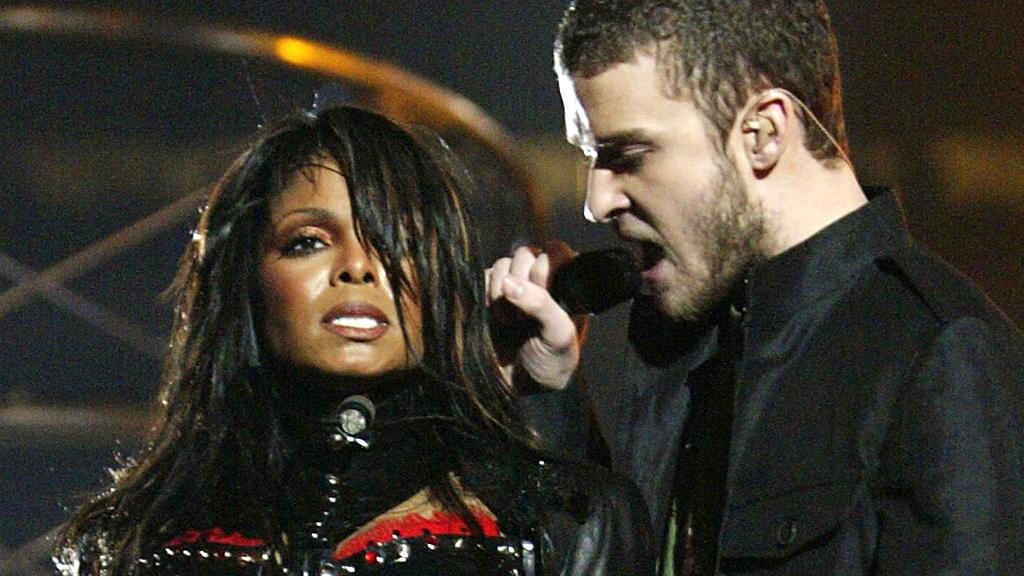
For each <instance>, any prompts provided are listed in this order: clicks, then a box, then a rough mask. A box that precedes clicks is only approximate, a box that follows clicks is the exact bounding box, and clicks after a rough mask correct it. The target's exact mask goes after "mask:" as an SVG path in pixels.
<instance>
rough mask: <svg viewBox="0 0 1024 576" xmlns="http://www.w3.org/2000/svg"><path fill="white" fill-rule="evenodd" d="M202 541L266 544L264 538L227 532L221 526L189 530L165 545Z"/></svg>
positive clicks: (177, 545)
mask: <svg viewBox="0 0 1024 576" xmlns="http://www.w3.org/2000/svg"><path fill="white" fill-rule="evenodd" d="M200 543H210V544H227V545H228V546H239V547H243V548H259V547H260V546H263V545H264V544H265V542H264V541H263V540H261V539H259V538H249V537H248V536H243V535H242V533H241V532H232V533H230V534H227V533H225V532H224V530H222V529H220V528H210V529H208V530H189V531H187V532H185V533H183V534H180V535H178V536H176V537H174V538H172V539H171V540H168V541H167V543H166V544H165V546H171V547H180V546H182V545H185V544H200Z"/></svg>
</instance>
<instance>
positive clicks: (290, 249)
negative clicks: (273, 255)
mask: <svg viewBox="0 0 1024 576" xmlns="http://www.w3.org/2000/svg"><path fill="white" fill-rule="evenodd" d="M326 246H327V243H326V242H324V241H323V240H321V239H320V238H319V237H317V236H296V237H295V238H292V239H291V240H289V241H288V242H286V243H285V245H284V247H282V248H281V254H283V255H285V256H300V255H302V254H307V253H309V252H315V251H316V250H320V249H321V248H325V247H326Z"/></svg>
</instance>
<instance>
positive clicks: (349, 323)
mask: <svg viewBox="0 0 1024 576" xmlns="http://www.w3.org/2000/svg"><path fill="white" fill-rule="evenodd" d="M331 324H333V325H335V326H345V327H347V328H359V329H362V330H369V329H371V328H376V327H377V326H380V324H381V322H380V320H377V319H376V318H373V317H370V316H339V317H337V318H335V319H334V320H331Z"/></svg>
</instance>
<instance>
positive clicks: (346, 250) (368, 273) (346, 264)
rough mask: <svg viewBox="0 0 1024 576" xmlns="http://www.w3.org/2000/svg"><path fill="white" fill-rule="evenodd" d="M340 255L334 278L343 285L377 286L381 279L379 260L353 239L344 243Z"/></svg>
mask: <svg viewBox="0 0 1024 576" xmlns="http://www.w3.org/2000/svg"><path fill="white" fill-rule="evenodd" d="M339 248H340V252H341V253H340V254H339V255H338V262H337V269H336V270H335V274H334V277H335V278H336V279H337V280H338V281H340V282H341V283H343V284H375V283H376V282H377V281H378V280H379V278H378V276H379V273H378V272H377V260H376V258H374V257H373V256H372V255H370V254H369V253H367V251H366V249H365V248H363V246H362V245H361V244H360V242H359V241H358V240H357V239H355V238H353V239H351V240H350V241H348V242H344V243H343V244H342V245H341V246H339Z"/></svg>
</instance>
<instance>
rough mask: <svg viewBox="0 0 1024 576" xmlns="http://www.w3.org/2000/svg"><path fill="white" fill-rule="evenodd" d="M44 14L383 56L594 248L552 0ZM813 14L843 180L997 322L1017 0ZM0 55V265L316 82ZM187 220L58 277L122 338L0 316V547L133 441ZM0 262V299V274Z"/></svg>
mask: <svg viewBox="0 0 1024 576" xmlns="http://www.w3.org/2000/svg"><path fill="white" fill-rule="evenodd" d="M11 5H13V4H10V3H3V4H0V6H11ZM36 5H46V3H41V4H40V3H37V4H36ZM52 5H54V6H76V7H93V8H100V9H116V10H121V11H130V12H134V13H142V14H147V15H150V16H153V17H158V18H162V19H171V20H175V21H180V22H186V23H205V24H216V25H224V26H231V27H240V28H250V27H251V28H259V29H263V30H267V31H272V32H278V33H288V34H295V35H299V36H305V37H309V38H313V39H317V40H321V41H323V42H326V43H329V44H333V45H336V46H339V47H342V48H346V49H348V50H352V51H355V52H358V53H361V54H364V55H367V56H372V57H374V58H379V59H383V60H386V61H390V62H392V63H395V64H398V65H400V66H402V67H405V68H407V69H409V70H411V71H413V72H415V73H417V74H419V75H421V76H423V77H426V78H428V79H430V80H432V81H434V82H436V83H438V84H440V85H443V86H446V87H448V88H451V89H453V90H455V91H458V92H460V93H462V94H463V95H465V96H467V97H468V98H470V99H471V100H473V101H475V102H476V103H477V104H479V105H480V106H481V107H482V108H483V109H485V110H486V111H488V112H489V113H490V114H492V115H493V116H494V117H495V118H496V119H497V120H498V121H499V122H501V123H502V124H503V125H504V126H505V127H506V128H507V129H508V130H509V131H510V132H511V133H512V134H513V135H515V136H516V137H517V139H518V140H519V142H520V143H521V154H522V157H523V159H524V161H525V162H526V163H527V164H528V165H529V166H530V167H531V170H533V173H534V175H535V176H536V178H537V180H538V181H539V182H540V183H541V185H542V186H543V187H544V188H545V189H546V190H548V191H550V194H551V197H550V204H551V206H552V207H553V208H554V210H555V219H556V230H557V232H558V235H560V236H562V237H565V238H568V239H570V240H572V241H573V242H574V243H576V244H577V245H580V246H586V245H591V244H599V243H602V242H605V241H607V235H606V234H604V233H601V232H600V231H598V230H597V229H594V228H593V227H591V228H587V227H586V226H585V224H584V223H583V221H582V218H581V217H580V216H579V212H580V210H579V199H578V193H579V189H578V186H576V185H575V184H576V182H577V179H576V172H577V171H576V164H575V163H576V160H575V156H574V153H573V152H572V151H571V150H570V149H569V148H568V146H567V145H564V144H563V143H561V135H560V131H561V128H562V110H561V104H560V101H559V98H558V92H557V88H556V85H555V82H554V78H553V74H552V73H551V71H550V70H551V55H550V46H551V40H552V37H553V34H554V30H555V27H556V25H557V21H558V18H559V17H560V14H561V11H562V8H563V6H564V3H563V1H562V0H515V1H508V2H481V1H480V0H453V1H428V0H403V1H401V2H399V1H382V0H350V1H331V2H328V1H323V2H308V3H301V2H265V1H259V2H257V1H249V2H193V1H178V2H170V1H152V0H150V1H146V2H62V3H59V4H58V3H53V4H52ZM829 5H830V7H831V10H832V13H833V24H834V27H835V29H836V32H837V35H838V37H839V42H840V50H841V53H842V68H843V73H844V95H845V103H846V111H847V124H848V129H849V135H850V139H851V144H852V150H853V159H854V163H855V164H856V165H857V167H858V171H859V174H860V176H861V178H862V180H863V181H864V183H886V184H891V185H895V186H897V188H898V189H899V191H900V193H901V196H902V198H903V200H904V204H905V207H906V211H907V214H908V218H909V220H910V224H911V230H912V232H913V233H914V234H915V235H916V236H917V237H918V238H919V239H920V240H921V241H923V242H924V243H925V244H927V245H929V246H931V247H932V248H934V249H935V250H937V251H939V252H940V253H941V254H942V255H943V256H944V257H946V258H947V259H948V260H950V261H951V262H953V263H954V264H955V265H956V266H957V267H958V268H960V269H961V270H963V271H964V272H965V273H967V274H968V275H969V276H971V277H972V278H973V279H974V280H975V281H976V282H977V283H979V284H980V285H982V287H983V288H984V289H985V290H986V291H987V292H988V293H989V294H990V295H991V296H992V298H993V299H994V300H995V301H996V302H997V303H998V304H999V305H1000V306H1001V307H1002V308H1003V309H1004V310H1005V311H1006V312H1007V313H1008V314H1009V315H1010V316H1011V318H1013V319H1014V320H1015V321H1016V322H1017V323H1018V325H1021V324H1022V323H1024V295H1022V292H1021V282H1020V278H1021V276H1022V274H1021V273H1022V271H1024V265H1022V255H1024V249H1022V248H1021V243H1022V241H1024V225H1022V224H1021V219H1022V216H1024V167H1022V166H1024V164H1022V162H1021V160H1020V159H1021V155H1022V152H1024V121H1022V120H1021V118H1022V117H1024V115H1022V111H1024V89H1022V88H1024V86H1022V80H1021V78H1022V72H1024V35H1021V34H1020V33H1019V30H1020V28H1021V25H1024V16H1021V14H1022V12H1021V10H1020V8H1021V6H1020V5H1019V4H1018V3H1009V2H1007V3H973V2H965V1H962V2H952V1H931V2H922V3H890V2H879V3H865V2H853V1H849V0H845V1H839V0H835V1H832V2H830V3H829ZM0 54H2V57H0V78H2V79H3V82H2V83H0V256H5V257H7V258H8V259H11V258H13V259H14V260H16V262H17V264H18V265H20V266H23V267H28V268H31V269H36V270H39V269H44V268H46V267H47V266H48V265H51V264H54V263H56V262H59V261H61V260H63V259H64V258H67V257H69V256H71V255H73V254H74V253H76V252H77V251H79V250H81V249H82V248H83V247H85V246H88V245H89V244H91V243H93V242H95V241H98V240H101V239H102V238H104V237H106V236H107V235H109V234H111V233H114V232H116V231H117V230H119V229H121V228H122V227H124V226H127V225H128V224H131V223H132V222H134V221H135V220H137V219H139V218H141V217H143V216H145V215H147V214H150V213H152V212H153V211H155V210H158V209H159V208H160V207H162V206H164V205H166V204H167V203H169V202H171V201H173V200H174V199H177V198H181V197H183V196H184V195H186V194H188V193H190V192H193V191H196V190H199V189H201V188H202V187H203V186H205V185H206V184H207V183H208V182H209V181H210V180H211V179H212V178H213V177H214V176H215V175H216V174H217V173H218V172H219V171H221V170H222V169H223V168H224V167H225V166H226V164H227V163H228V162H229V161H230V159H231V158H232V157H233V156H234V155H235V154H237V152H238V151H239V150H240V142H241V141H242V138H244V137H245V136H246V135H249V134H251V133H252V132H253V130H254V129H255V127H256V126H257V125H258V124H260V123H262V122H265V121H267V120H269V119H272V118H274V117H277V116H279V115H281V114H283V113H286V112H288V111H291V110H294V109H297V108H303V107H307V106H308V105H309V104H310V103H311V101H312V94H313V92H314V90H315V89H316V88H317V87H318V86H320V85H321V84H323V83H324V82H325V81H326V80H325V79H324V78H323V77H321V76H316V75H313V74H309V73H304V72H297V71H294V70H289V69H287V68H285V67H284V66H281V65H278V64H274V63H269V62H266V61H261V60H255V59H244V58H240V57H227V56H218V55H210V54H202V53H196V52H192V51H188V50H185V49H172V48H158V47H153V46H140V45H137V44H132V43H117V42H107V41H97V40H89V39H67V38H58V37H52V36H49V37H48V36H39V35H22V34H13V33H0ZM489 193H491V194H494V195H497V196H501V195H506V196H507V195H509V194H512V195H514V194H516V192H514V191H511V192H510V191H509V190H507V189H505V188H502V187H497V188H496V189H495V191H490V192H489ZM492 217H493V215H492ZM192 219H193V218H191V217H189V218H186V219H184V220H182V221H181V222H180V223H177V224H174V225H172V226H170V227H168V228H167V230H166V231H165V232H163V233H161V234H158V235H156V236H154V237H153V238H151V239H149V240H147V241H145V242H143V243H141V244H138V245H133V246H131V247H130V248H128V249H126V250H125V251H123V252H122V253H120V254H119V255H118V256H117V257H116V258H113V259H112V260H110V261H108V262H106V263H105V264H103V265H101V266H98V267H96V268H95V269H93V270H92V271H90V272H89V273H87V274H84V275H82V276H80V277H76V278H74V279H73V280H71V281H69V282H68V283H67V288H70V289H71V290H73V291H74V294H76V295H78V296H80V297H82V298H85V299H86V300H87V302H88V303H91V304H95V305H97V306H99V308H98V310H101V311H106V312H110V313H113V314H115V315H116V316H118V317H119V318H121V319H123V320H126V321H130V323H131V326H134V327H135V328H134V330H137V331H138V332H139V335H138V337H137V338H135V340H134V342H135V344H132V343H129V342H126V341H125V340H124V339H121V338H114V337H111V336H110V335H109V334H108V333H105V332H104V331H103V330H101V329H98V328H97V326H96V325H95V323H91V322H86V321H83V320H82V319H81V315H80V314H76V313H72V312H68V311H67V309H66V308H62V307H58V306H54V305H53V304H51V303H48V302H46V301H44V300H42V299H40V298H31V299H29V300H28V301H26V302H25V303H23V304H22V305H20V306H18V307H17V308H14V309H12V310H9V311H6V312H5V313H4V314H3V315H2V316H0V470H2V472H0V518H2V520H0V559H2V558H3V556H2V552H3V550H4V549H5V548H7V549H10V548H14V547H17V546H19V545H22V544H24V543H25V542H27V541H29V540H31V539H32V538H34V537H36V536H38V535H39V534H41V533H43V532H44V531H45V530H46V529H47V528H48V527H49V526H52V525H53V524H55V523H57V522H59V521H60V520H61V518H63V517H64V514H65V511H64V510H65V507H66V506H70V505H73V504H74V502H76V501H77V500H76V498H77V497H78V495H80V494H81V493H82V492H83V491H86V490H89V489H92V488H94V487H96V486H98V484H99V482H100V480H101V479H102V478H103V475H104V467H106V466H111V465H113V462H114V460H113V454H114V453H115V452H117V451H126V452H130V450H131V448H132V447H133V446H135V445H137V430H138V428H139V427H140V426H141V423H140V422H139V421H138V418H139V417H138V416H137V414H138V412H137V411H134V410H133V408H134V407H138V406H140V405H145V404H146V403H147V402H148V401H149V400H150V399H151V398H152V395H153V391H154V387H155V383H156V381H157V377H158V373H159V366H160V364H159V359H158V358H159V350H160V347H161V344H160V341H161V339H162V338H163V337H164V335H165V334H166V332H167V327H168V326H169V323H170V314H171V312H170V307H169V306H168V305H167V304H166V303H161V302H160V301H159V299H158V294H159V293H160V291H161V290H163V289H164V288H166V287H167V285H168V284H169V283H170V281H171V278H172V276H173V270H174V266H175V263H176V260H177V255H178V254H179V252H180V250H181V248H182V247H183V246H184V243H185V241H186V240H187V238H188V233H189V229H190V226H191V224H192ZM524 222H525V219H524V217H523V216H522V214H521V213H520V214H506V215H504V216H503V217H501V218H500V219H495V220H494V221H490V222H487V223H486V225H487V226H489V227H493V228H503V227H506V226H509V225H510V223H511V226H512V228H513V230H511V231H510V232H509V234H510V235H511V236H514V237H520V236H522V235H523V234H525V233H524V232H523V231H522V230H524V229H525V224H524ZM503 249H504V247H502V246H490V247H489V250H491V251H492V252H500V251H502V250H503ZM5 262H7V264H6V265H5V268H4V269H5V270H6V273H5V275H4V276H3V277H2V278H0V295H2V293H3V292H4V291H6V290H8V289H9V288H11V287H12V286H14V285H15V281H14V279H13V276H11V274H12V273H11V270H13V269H14V267H15V265H14V264H12V263H11V262H10V261H9V260H5ZM87 307H88V306H87ZM113 326H115V328H114V330H118V328H116V326H120V325H119V324H117V322H114V324H113ZM118 442H124V447H120V446H119V444H118Z"/></svg>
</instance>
